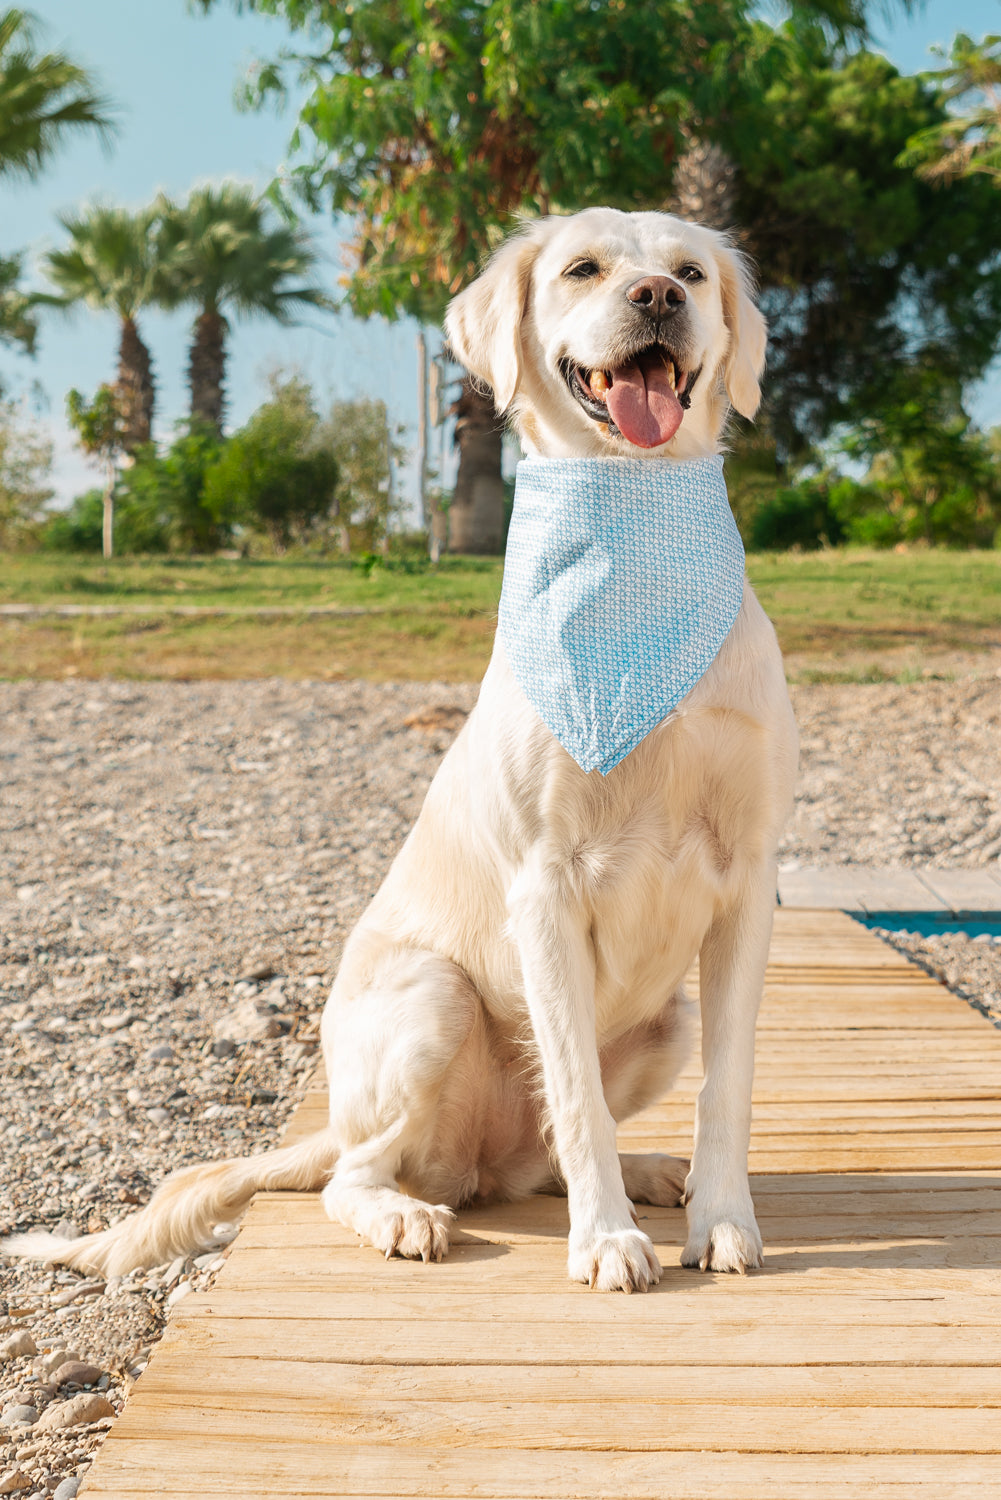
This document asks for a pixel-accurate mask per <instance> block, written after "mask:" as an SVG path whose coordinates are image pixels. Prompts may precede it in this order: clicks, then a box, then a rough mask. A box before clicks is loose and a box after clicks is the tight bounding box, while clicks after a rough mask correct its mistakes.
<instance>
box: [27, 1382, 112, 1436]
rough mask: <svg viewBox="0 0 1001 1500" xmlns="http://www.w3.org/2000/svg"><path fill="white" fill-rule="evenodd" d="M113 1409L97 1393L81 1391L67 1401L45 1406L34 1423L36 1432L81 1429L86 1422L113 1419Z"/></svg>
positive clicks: (108, 1402) (105, 1398) (106, 1400)
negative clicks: (103, 1418) (71, 1428)
mask: <svg viewBox="0 0 1001 1500" xmlns="http://www.w3.org/2000/svg"><path fill="white" fill-rule="evenodd" d="M114 1415H115V1408H114V1407H113V1406H112V1404H111V1402H110V1401H109V1400H108V1398H107V1397H106V1396H102V1395H101V1394H100V1393H99V1392H98V1391H81V1392H80V1394H79V1396H71V1397H70V1399H69V1400H68V1401H54V1402H53V1403H52V1405H51V1406H47V1407H46V1408H45V1410H44V1411H43V1412H42V1415H41V1416H40V1417H39V1419H38V1421H37V1422H36V1423H35V1430H36V1431H37V1432H56V1431H58V1430H59V1429H60V1428H63V1427H82V1426H84V1425H85V1424H86V1423H88V1422H99V1421H100V1420H101V1418H102V1417H113V1416H114Z"/></svg>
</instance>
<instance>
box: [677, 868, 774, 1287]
mask: <svg viewBox="0 0 1001 1500" xmlns="http://www.w3.org/2000/svg"><path fill="white" fill-rule="evenodd" d="M774 891H775V880H774V870H769V871H765V872H764V874H763V875H762V877H761V878H760V879H758V880H757V881H756V882H755V886H754V888H753V890H752V891H750V892H748V893H747V895H746V896H745V899H744V900H743V901H742V902H740V903H739V904H736V905H735V906H734V907H732V908H731V909H729V910H728V911H726V912H723V913H721V914H719V915H718V916H717V917H716V919H715V920H714V922H713V924H712V926H711V927H710V929H709V931H708V933H707V934H706V936H705V939H704V941H703V943H702V948H701V951H700V954H699V991H700V1007H701V1012H702V1065H703V1070H704V1082H703V1084H702V1088H701V1090H700V1091H699V1097H698V1102H697V1104H696V1110H695V1148H694V1150H693V1152H692V1166H691V1171H690V1172H689V1174H688V1180H687V1182H686V1184H685V1203H686V1206H687V1209H688V1242H687V1244H686V1245H685V1249H684V1252H683V1254H682V1257H681V1263H682V1265H685V1266H698V1267H700V1268H701V1269H702V1270H703V1271H740V1272H743V1271H746V1270H747V1269H748V1268H749V1267H752V1266H760V1265H761V1264H762V1250H761V1235H760V1234H759V1232H758V1226H757V1222H756V1220H755V1217H754V1204H753V1203H752V1202H751V1191H750V1187H749V1185H748V1181H747V1150H748V1145H749V1142H750V1134H751V1087H752V1084H753V1082H754V1030H755V1025H756V1022H757V1017H758V1007H759V1005H760V1004H761V991H762V988H763V985H764V978H765V964H766V963H767V960H768V944H769V941H770V939H771V931H772V914H773V910H774V906H775V898H774Z"/></svg>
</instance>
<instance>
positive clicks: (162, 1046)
mask: <svg viewBox="0 0 1001 1500" xmlns="http://www.w3.org/2000/svg"><path fill="white" fill-rule="evenodd" d="M175 1055H176V1054H175V1052H174V1049H173V1047H171V1046H170V1044H169V1043H168V1042H160V1043H158V1045H157V1046H155V1047H151V1048H150V1050H149V1051H148V1052H147V1053H146V1061H147V1062H170V1060H171V1058H173V1057H174V1056H175Z"/></svg>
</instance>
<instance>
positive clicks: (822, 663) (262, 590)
mask: <svg viewBox="0 0 1001 1500" xmlns="http://www.w3.org/2000/svg"><path fill="white" fill-rule="evenodd" d="M748 573H749V575H750V578H751V581H752V583H753V584H754V587H755V589H756V590H757V592H758V596H759V598H760V599H761V601H762V603H763V604H764V606H765V608H766V610H767V611H768V613H769V615H770V616H771V618H772V620H773V621H774V623H775V626H776V630H777V631H778V635H779V640H780V643H781V645H782V648H783V650H784V651H785V653H786V657H787V666H788V669H789V673H790V676H791V677H793V678H794V679H796V680H800V681H817V680H834V681H838V680H840V681H849V682H865V681H877V680H886V679H887V678H892V679H895V680H899V681H908V680H913V679H915V678H919V677H921V676H922V675H927V674H929V673H934V674H935V675H952V674H954V673H955V672H957V671H966V670H969V669H970V668H971V667H973V668H974V669H976V668H977V667H978V666H980V667H984V666H986V665H987V664H988V662H989V656H988V653H990V652H991V651H992V650H996V649H997V648H998V647H999V646H1001V553H994V552H977V553H972V552H946V551H916V552H908V553H902V554H898V553H884V552H863V551H856V550H849V551H838V552H823V553H804V554H792V553H774V554H772V553H769V554H756V555H752V556H751V557H749V559H748ZM500 584H501V563H500V560H499V559H490V558H471V559H465V558H446V559H444V560H443V561H442V563H441V564H440V565H439V566H438V567H437V568H434V569H432V568H431V567H430V566H429V565H428V564H427V563H426V561H424V560H423V559H420V558H416V557H415V558H409V559H408V558H401V559H390V560H389V561H388V563H387V564H382V563H380V564H378V565H375V566H370V565H367V564H366V565H359V563H357V562H356V563H350V562H346V561H344V560H341V559H337V560H335V561H331V560H323V559H313V558H292V559H289V558H282V559H274V560H270V559H269V560H254V561H237V560H226V559H216V558H212V559H197V558H196V559H173V558H166V559H163V558H155V559H154V558H123V559H116V560H115V561H113V562H112V563H110V564H109V565H108V566H107V567H106V566H105V565H104V564H103V562H102V561H101V560H100V559H99V558H90V557H79V556H77V557H55V556H44V555H34V556H12V557H8V558H5V559H4V566H3V568H2V569H0V604H7V605H11V604H23V605H30V606H33V607H34V609H35V610H37V611H43V612H44V613H40V614H38V615H33V616H31V617H25V618H4V619H2V620H0V643H2V645H0V676H3V677H7V678H21V677H49V678H52V677H56V678H59V677H74V676H79V677H122V678H173V679H193V678H246V677H269V676H281V677H295V678H311V679H318V680H332V679H337V678H345V677H365V678H370V679H374V680H387V679H392V678H409V679H412V680H421V681H428V680H432V679H435V678H440V679H444V680H449V681H475V680H476V679H478V678H479V677H480V676H481V674H482V672H483V669H484V667H485V666H486V662H487V660H488V657H489V654H490V644H491V640H492V637H493V629H494V623H495V620H496V609H497V600H498V598H499V595H500ZM79 605H83V606H95V605H97V606H104V607H107V606H111V607H114V608H115V609H116V610H121V611H124V612H123V613H115V614H110V615H104V614H100V615H97V616H90V615H74V616H69V617H67V616H60V615H59V614H58V613H57V611H58V610H59V608H60V607H61V606H79ZM178 609H180V610H181V611H183V613H174V611H176V610H178ZM264 610H279V611H281V613H279V614H268V615H263V614H261V613H259V612H260V611H264ZM337 610H343V611H345V613H344V614H337V613H322V614H317V613H314V611H337ZM192 611H193V612H192ZM200 611H204V612H205V613H200ZM210 611H214V612H216V613H209V612H210ZM219 611H222V613H218V612H219Z"/></svg>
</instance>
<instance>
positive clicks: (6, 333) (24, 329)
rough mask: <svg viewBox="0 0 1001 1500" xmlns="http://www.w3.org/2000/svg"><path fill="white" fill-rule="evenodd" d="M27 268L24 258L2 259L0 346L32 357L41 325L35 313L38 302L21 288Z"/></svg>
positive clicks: (21, 256) (9, 257)
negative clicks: (16, 349)
mask: <svg viewBox="0 0 1001 1500" xmlns="http://www.w3.org/2000/svg"><path fill="white" fill-rule="evenodd" d="M23 267H24V257H23V255H9V256H2V255H0V344H8V345H10V346H12V347H14V348H20V349H22V350H23V351H24V352H25V353H26V354H31V353H33V352H34V348H35V339H36V337H37V335H38V324H37V322H36V320H35V317H34V312H33V307H34V298H33V297H31V296H29V295H28V293H27V292H24V291H22V290H21V287H20V285H19V283H20V279H21V272H22V270H23Z"/></svg>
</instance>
